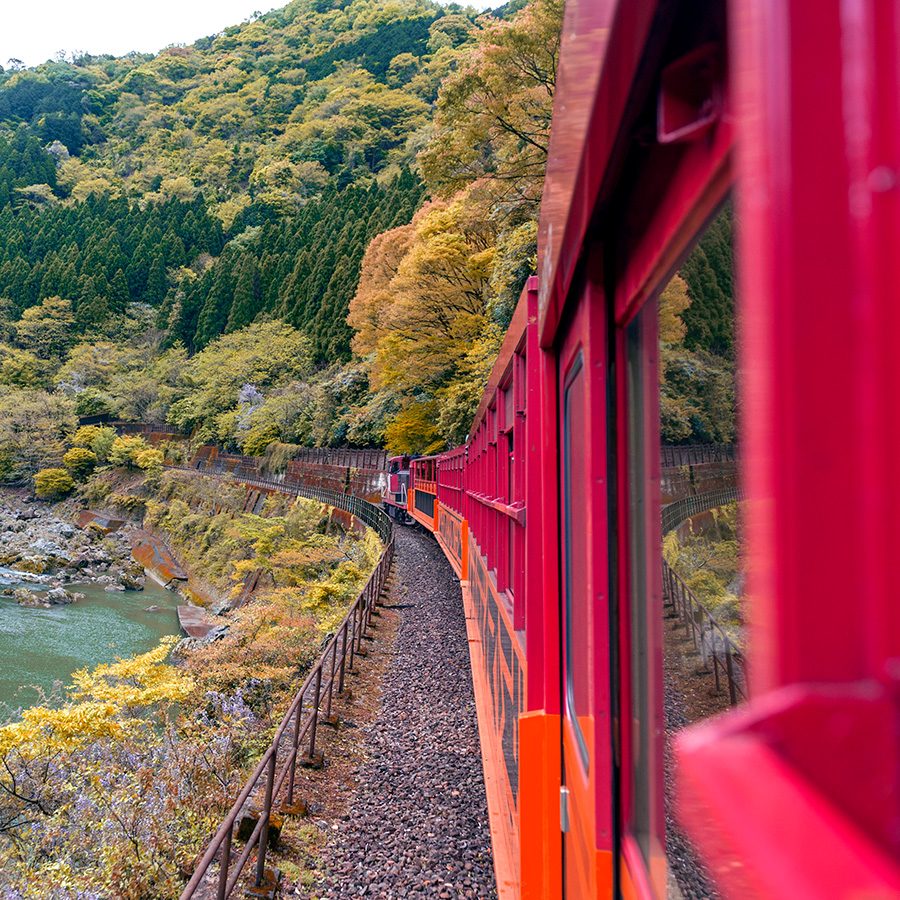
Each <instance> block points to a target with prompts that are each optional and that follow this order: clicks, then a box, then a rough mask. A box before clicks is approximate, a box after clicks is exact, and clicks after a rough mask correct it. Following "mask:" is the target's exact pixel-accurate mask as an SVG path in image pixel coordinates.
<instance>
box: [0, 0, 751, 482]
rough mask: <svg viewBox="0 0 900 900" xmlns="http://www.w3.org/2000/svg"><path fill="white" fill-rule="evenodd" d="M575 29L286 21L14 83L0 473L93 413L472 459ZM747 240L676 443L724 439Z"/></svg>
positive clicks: (391, 20)
mask: <svg viewBox="0 0 900 900" xmlns="http://www.w3.org/2000/svg"><path fill="white" fill-rule="evenodd" d="M561 21H562V3H561V2H560V0H532V2H531V3H528V4H512V5H510V6H507V7H504V8H503V9H502V10H499V11H497V12H495V13H491V14H485V15H478V14H477V13H476V12H475V11H474V10H472V9H468V8H463V7H458V6H447V7H442V6H439V5H437V4H436V3H432V2H428V0H395V2H390V3H380V2H375V0H352V2H345V0H332V2H326V0H297V2H293V3H290V4H289V5H288V6H286V7H284V8H283V9H281V10H277V11H275V12H272V13H268V14H266V15H264V16H260V17H257V18H255V19H253V20H252V21H249V22H245V23H244V24H242V25H236V26H234V27H233V28H228V29H226V30H225V32H224V33H222V34H219V35H215V36H212V37H210V38H207V39H204V40H201V41H198V42H197V43H196V44H194V45H193V46H190V47H172V48H169V49H167V50H165V51H163V52H162V53H160V54H158V55H156V56H145V55H136V54H132V55H130V56H127V57H124V58H112V57H81V58H76V59H69V60H56V61H52V62H48V63H46V64H44V65H42V66H38V67H37V68H36V69H31V70H24V69H20V68H13V69H11V70H9V71H6V72H2V73H0V341H2V342H0V473H5V474H6V477H8V478H11V479H13V480H21V479H24V478H28V477H30V474H32V472H33V470H34V469H35V468H36V467H37V466H39V465H40V464H41V463H42V462H43V463H47V462H52V461H54V460H55V457H56V456H57V455H58V453H57V448H58V447H59V446H60V441H59V439H58V437H56V436H58V435H59V434H62V433H63V432H65V430H66V429H67V428H69V427H70V424H69V423H71V422H72V421H74V419H73V417H74V416H75V415H87V414H96V413H110V414H112V415H117V416H124V417H128V418H153V419H159V420H163V419H167V420H168V421H170V422H172V423H174V424H177V425H178V426H179V427H183V428H187V429H194V430H196V432H197V434H198V435H200V436H202V437H203V438H204V439H208V440H216V441H220V442H222V443H224V444H226V445H228V446H230V447H234V448H238V449H241V450H244V451H246V452H253V453H258V452H263V451H265V450H266V449H267V448H268V447H270V446H271V445H273V444H276V445H279V446H280V445H288V446H284V447H281V450H280V451H279V452H280V453H282V454H284V453H286V452H290V445H307V444H314V445H329V444H330V445H344V444H351V445H362V446H365V445H387V446H388V447H389V449H391V450H392V451H398V452H427V451H432V450H436V449H439V448H442V447H444V446H447V445H448V444H453V443H455V442H459V441H461V440H463V439H464V438H465V435H466V433H467V431H468V428H469V424H470V422H471V417H472V415H473V413H474V410H475V408H476V406H477V403H478V399H479V397H480V394H481V390H482V387H483V385H484V382H485V380H486V378H487V376H488V373H489V372H490V368H491V365H492V363H493V360H494V358H495V356H496V352H497V349H498V347H499V345H500V341H501V340H502V336H503V332H504V329H505V327H506V325H507V324H508V322H509V317H510V315H511V313H512V310H513V308H514V306H515V303H516V300H517V298H518V295H519V293H520V291H521V288H522V285H523V284H524V281H525V279H526V278H527V277H528V275H530V274H532V273H533V272H534V270H535V266H536V234H537V217H538V212H539V204H540V198H541V191H542V184H543V174H544V167H545V163H546V154H547V145H548V139H549V129H550V119H551V113H552V103H553V94H554V90H555V79H556V65H557V57H558V51H559V36H560V25H561ZM730 230H731V220H730V217H727V218H723V219H722V220H720V221H719V222H718V223H717V224H716V226H714V228H713V230H711V232H710V234H709V235H708V236H707V237H706V238H705V239H704V242H703V244H702V245H701V247H700V249H699V250H698V251H697V252H696V253H695V254H694V255H693V256H692V257H691V259H690V260H689V261H688V263H687V264H686V265H685V268H684V270H683V272H682V274H683V276H684V279H685V282H684V283H685V287H684V291H683V292H682V293H683V294H684V298H685V299H686V303H685V304H684V305H683V306H682V307H680V308H679V312H678V313H677V315H678V316H679V317H682V318H683V333H682V331H679V332H678V339H677V341H676V342H675V344H673V345H672V347H671V348H670V352H669V353H668V356H667V360H668V362H667V365H666V373H665V374H666V378H667V381H666V384H665V386H664V391H663V394H664V397H663V404H664V434H665V436H666V437H667V438H668V439H671V440H696V439H710V438H713V439H727V438H728V426H727V423H726V420H728V421H732V420H733V403H734V400H733V387H732V374H731V370H730V365H731V363H730V362H729V360H730V359H731V357H732V355H733V354H732V344H733V336H732V330H731V317H732V310H731V304H732V296H731V295H732V286H731V272H730V252H731V251H730ZM679 302H680V301H679ZM682 318H679V322H681V321H682ZM285 359H290V361H291V362H290V365H284V366H283V367H282V368H281V369H276V368H273V366H272V365H271V364H270V363H271V360H285ZM199 397H203V398H206V399H205V401H204V403H202V404H201V403H199V402H198V400H197V398H199ZM23 410H27V411H28V412H27V414H25V413H23V412H22V411H23ZM35 445H36V446H38V447H41V448H43V457H44V458H43V459H41V458H39V457H41V453H35V452H32V451H31V450H29V451H28V452H26V451H25V448H30V447H33V446H35ZM23 454H24V455H23Z"/></svg>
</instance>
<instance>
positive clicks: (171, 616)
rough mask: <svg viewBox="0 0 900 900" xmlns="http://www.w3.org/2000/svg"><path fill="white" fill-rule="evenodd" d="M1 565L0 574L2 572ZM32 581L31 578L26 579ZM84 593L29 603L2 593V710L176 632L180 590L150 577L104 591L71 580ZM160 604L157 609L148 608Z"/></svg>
mask: <svg viewBox="0 0 900 900" xmlns="http://www.w3.org/2000/svg"><path fill="white" fill-rule="evenodd" d="M3 574H4V573H3V572H2V570H0V580H2V581H3V583H9V580H8V579H6V578H3V577H2V576H3ZM22 587H31V585H22ZM66 588H67V590H70V591H79V592H80V593H83V594H84V595H85V598H84V599H83V600H79V601H78V602H77V603H73V604H71V605H68V606H54V607H51V608H50V609H30V608H26V607H23V606H19V605H18V603H16V601H15V600H10V599H7V598H5V597H0V718H5V715H4V714H5V713H7V712H9V711H10V710H14V709H17V708H19V707H25V706H31V705H33V704H35V703H37V702H38V701H39V700H40V693H39V691H38V690H37V689H36V687H39V688H42V689H43V690H45V691H49V690H50V689H52V687H53V685H54V682H57V681H59V682H62V683H63V684H68V683H69V677H70V676H71V674H72V673H73V672H75V671H76V670H78V669H81V668H84V667H85V666H88V667H93V666H96V665H98V664H100V663H104V662H112V661H114V660H115V659H116V657H120V656H121V657H124V656H132V655H134V654H136V653H143V652H145V651H147V650H150V649H151V648H153V647H155V646H156V644H157V642H158V641H159V639H160V638H162V637H165V636H166V635H169V634H178V633H179V627H178V617H177V614H176V612H175V609H176V607H177V605H178V603H179V598H178V595H177V594H174V593H172V592H171V591H167V590H166V589H165V588H163V587H160V586H159V585H158V584H156V582H154V581H153V580H152V579H151V578H149V577H148V578H147V586H146V588H145V589H144V590H143V591H125V592H124V593H122V592H117V593H106V591H104V590H103V585H96V584H83V585H77V584H72V585H66ZM148 606H158V607H161V610H160V611H158V612H148V611H147V607H148Z"/></svg>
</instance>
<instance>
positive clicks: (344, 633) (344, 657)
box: [335, 622, 347, 694]
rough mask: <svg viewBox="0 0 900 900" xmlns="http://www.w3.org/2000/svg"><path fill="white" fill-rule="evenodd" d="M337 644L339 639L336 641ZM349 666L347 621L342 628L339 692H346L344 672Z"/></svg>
mask: <svg viewBox="0 0 900 900" xmlns="http://www.w3.org/2000/svg"><path fill="white" fill-rule="evenodd" d="M335 646H337V641H335ZM346 668H347V623H346V622H344V625H343V627H342V628H341V674H340V679H339V681H338V694H343V693H344V673H345V671H346Z"/></svg>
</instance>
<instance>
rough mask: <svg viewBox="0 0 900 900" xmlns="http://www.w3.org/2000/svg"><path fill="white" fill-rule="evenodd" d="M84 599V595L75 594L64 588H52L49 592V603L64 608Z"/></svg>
mask: <svg viewBox="0 0 900 900" xmlns="http://www.w3.org/2000/svg"><path fill="white" fill-rule="evenodd" d="M83 599H84V594H73V593H71V592H70V591H67V590H66V589H65V588H62V587H56V588H52V589H51V590H49V591H47V602H48V603H52V604H53V605H54V606H64V605H66V604H69V603H74V602H75V601H76V600H83Z"/></svg>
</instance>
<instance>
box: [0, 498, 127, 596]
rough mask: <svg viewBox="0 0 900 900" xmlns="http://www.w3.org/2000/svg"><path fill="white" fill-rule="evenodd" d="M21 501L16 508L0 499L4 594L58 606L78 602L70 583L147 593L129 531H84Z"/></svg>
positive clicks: (47, 510)
mask: <svg viewBox="0 0 900 900" xmlns="http://www.w3.org/2000/svg"><path fill="white" fill-rule="evenodd" d="M3 499H4V500H6V499H7V498H3ZM16 499H17V502H16V504H15V505H12V504H10V503H9V502H3V500H0V595H2V596H7V597H13V598H15V599H16V600H17V601H18V602H19V603H21V604H22V605H25V606H53V605H60V604H65V603H72V602H73V601H76V600H78V599H79V595H78V593H73V592H71V591H68V590H66V585H71V584H97V585H103V586H104V588H105V590H107V591H110V592H114V591H126V590H132V591H133V590H138V591H139V590H143V587H144V578H145V576H144V568H143V566H142V565H141V564H140V563H139V562H137V561H135V560H134V559H133V558H132V555H131V541H130V538H129V535H128V533H127V529H123V530H120V531H116V532H113V533H107V531H106V530H105V529H102V528H100V527H97V526H96V525H88V526H87V527H86V528H84V529H80V528H78V527H76V526H75V525H74V524H72V522H70V521H66V520H65V519H64V518H61V517H60V515H59V514H58V513H57V512H56V511H55V510H54V509H52V508H49V507H46V506H44V505H42V504H38V503H30V502H28V501H27V500H22V501H20V502H19V501H18V498H16ZM23 584H28V585H34V588H23V587H22V585H23ZM42 588H45V590H41V589H42Z"/></svg>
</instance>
